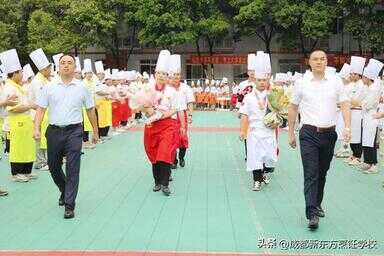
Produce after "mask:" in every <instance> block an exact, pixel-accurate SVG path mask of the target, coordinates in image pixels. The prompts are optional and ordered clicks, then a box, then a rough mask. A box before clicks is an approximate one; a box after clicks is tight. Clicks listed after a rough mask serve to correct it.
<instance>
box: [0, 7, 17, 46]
mask: <svg viewBox="0 0 384 256" xmlns="http://www.w3.org/2000/svg"><path fill="white" fill-rule="evenodd" d="M0 17H1V18H0V51H5V50H7V49H10V48H16V49H17V50H18V51H20V50H21V49H22V44H20V42H19V33H18V28H19V24H20V20H21V12H20V3H19V1H12V0H3V1H2V3H1V5H0Z"/></svg>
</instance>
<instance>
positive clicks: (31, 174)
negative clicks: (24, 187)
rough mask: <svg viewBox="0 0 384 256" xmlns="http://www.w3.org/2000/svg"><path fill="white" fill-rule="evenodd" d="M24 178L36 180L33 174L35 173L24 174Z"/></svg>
mask: <svg viewBox="0 0 384 256" xmlns="http://www.w3.org/2000/svg"><path fill="white" fill-rule="evenodd" d="M25 176H26V177H27V178H28V179H29V180H36V179H37V178H38V176H37V174H35V173H30V174H25Z"/></svg>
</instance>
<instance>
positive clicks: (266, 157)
mask: <svg viewBox="0 0 384 256" xmlns="http://www.w3.org/2000/svg"><path fill="white" fill-rule="evenodd" d="M276 162H277V142H276V137H275V135H273V136H270V137H259V136H257V130H256V131H251V132H249V134H248V138H247V171H248V172H251V171H253V170H259V169H263V165H264V164H265V167H269V168H274V167H275V166H276Z"/></svg>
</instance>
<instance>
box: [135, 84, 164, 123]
mask: <svg viewBox="0 0 384 256" xmlns="http://www.w3.org/2000/svg"><path fill="white" fill-rule="evenodd" d="M128 98H129V107H130V108H131V109H133V110H138V111H142V110H143V109H145V108H150V107H152V108H153V109H154V112H153V113H152V114H151V115H149V114H148V113H145V112H144V118H143V119H144V123H146V124H149V123H152V122H154V121H156V120H159V119H160V118H161V116H162V113H161V111H160V109H159V108H158V107H157V106H158V104H159V101H160V99H161V93H160V92H158V91H156V90H155V88H154V86H152V85H151V84H149V83H143V84H141V83H140V84H131V85H130V86H129V89H128Z"/></svg>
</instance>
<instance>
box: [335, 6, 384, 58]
mask: <svg viewBox="0 0 384 256" xmlns="http://www.w3.org/2000/svg"><path fill="white" fill-rule="evenodd" d="M376 3H377V1H375V0H344V1H341V3H340V4H341V5H342V7H343V10H344V14H345V20H346V26H345V29H346V31H347V32H348V33H350V35H351V36H352V38H353V39H355V40H356V41H357V42H358V45H359V52H360V55H362V54H363V49H364V48H365V49H370V51H371V53H372V55H374V54H375V53H382V52H384V47H383V45H384V35H383V33H382V29H381V27H382V24H383V21H384V15H383V14H381V13H377V12H375V11H374V7H375V5H376Z"/></svg>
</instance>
